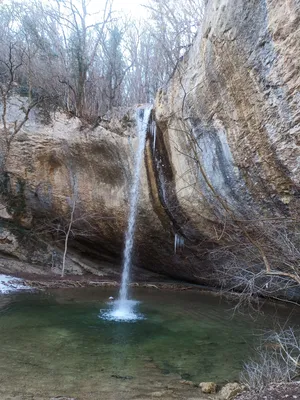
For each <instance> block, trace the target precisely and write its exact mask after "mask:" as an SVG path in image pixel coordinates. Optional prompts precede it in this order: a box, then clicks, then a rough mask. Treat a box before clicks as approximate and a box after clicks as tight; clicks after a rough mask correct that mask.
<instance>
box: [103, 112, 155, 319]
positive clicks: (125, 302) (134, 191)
mask: <svg viewBox="0 0 300 400" xmlns="http://www.w3.org/2000/svg"><path fill="white" fill-rule="evenodd" d="M151 110H152V106H151V107H150V106H148V107H146V108H139V109H138V110H137V112H136V120H137V132H138V138H139V145H138V149H137V153H136V155H135V166H134V176H133V181H132V186H131V193H130V205H129V218H128V226H127V232H126V236H125V249H124V259H123V273H122V282H121V289H120V294H119V298H118V300H117V301H116V302H115V304H114V308H113V309H112V310H111V311H110V312H109V313H106V317H107V319H115V320H123V321H132V320H134V319H140V316H139V315H138V314H136V313H135V312H134V307H135V306H136V304H137V302H136V301H133V300H129V296H128V284H129V280H130V269H131V265H132V250H133V244H134V234H135V227H136V216H137V210H138V201H139V193H140V175H141V170H142V160H143V155H144V149H145V143H146V135H147V127H148V122H149V118H150V114H151Z"/></svg>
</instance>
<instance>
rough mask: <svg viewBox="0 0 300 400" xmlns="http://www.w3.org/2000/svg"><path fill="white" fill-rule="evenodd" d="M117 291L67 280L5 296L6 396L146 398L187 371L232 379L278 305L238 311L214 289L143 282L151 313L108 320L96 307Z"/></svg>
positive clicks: (0, 362)
mask: <svg viewBox="0 0 300 400" xmlns="http://www.w3.org/2000/svg"><path fill="white" fill-rule="evenodd" d="M111 295H113V296H116V293H114V292H112V290H111V289H109V290H108V289H81V290H70V289H68V290H57V291H53V292H51V293H47V294H45V293H20V294H12V295H3V296H0V395H2V397H1V396H0V398H1V399H5V398H7V399H8V398H9V399H11V398H19V397H5V396H8V395H9V396H17V395H19V394H23V395H24V394H25V395H26V394H27V395H28V396H31V397H28V399H29V398H30V399H32V398H34V399H44V398H45V399H46V398H47V399H48V398H50V397H51V396H53V397H54V396H58V395H61V396H62V395H65V396H69V397H71V396H74V397H76V398H78V399H93V400H96V399H102V398H103V399H114V398H116V399H119V398H120V399H131V398H135V399H138V398H140V399H144V398H147V397H143V396H145V395H146V394H147V393H148V395H149V396H150V397H151V393H152V392H153V391H154V392H155V390H162V389H163V390H165V391H166V396H168V393H169V392H168V391H175V393H176V388H177V389H178V390H181V389H180V388H182V390H183V385H180V383H179V381H180V380H181V379H185V380H192V381H193V382H195V383H199V382H201V381H215V382H218V383H222V382H226V381H233V380H235V379H238V377H239V372H240V370H241V368H242V364H243V362H244V361H245V360H247V358H248V357H249V356H251V354H252V353H253V348H254V347H255V345H256V344H257V342H258V340H259V336H260V334H261V333H262V330H263V329H264V328H272V326H273V322H274V316H273V313H274V311H275V308H273V307H271V308H270V309H269V310H267V314H264V315H261V316H258V317H257V318H256V319H255V320H253V319H250V318H249V317H246V316H245V315H235V316H233V313H232V310H231V308H232V304H228V303H226V302H223V301H221V300H220V299H219V298H218V297H214V296H211V295H205V294H201V293H196V292H193V293H191V292H164V293H163V292H160V291H147V290H137V291H135V292H134V293H133V297H134V298H135V299H137V300H139V301H140V304H139V306H138V309H139V312H141V313H142V314H143V315H144V317H145V319H143V320H139V321H136V322H134V323H124V322H123V323H120V322H114V321H106V320H103V319H101V318H100V317H99V314H100V313H101V310H103V309H106V308H107V301H108V297H109V296H111ZM289 312H290V310H289V309H285V308H283V309H282V310H281V311H280V312H279V313H277V318H278V319H280V318H284V317H285V315H286V314H287V313H289ZM177 385H179V386H177ZM186 390H189V391H197V390H199V389H197V388H188V389H186ZM116 393H119V394H120V393H122V397H118V396H117V395H116ZM170 393H171V392H170ZM172 393H173V392H172ZM115 396H116V397H115ZM139 396H140V397H139ZM141 396H142V397H141ZM24 398H26V399H27V397H24ZM166 398H167V397H166ZM180 398H184V397H180ZM22 399H23V397H22Z"/></svg>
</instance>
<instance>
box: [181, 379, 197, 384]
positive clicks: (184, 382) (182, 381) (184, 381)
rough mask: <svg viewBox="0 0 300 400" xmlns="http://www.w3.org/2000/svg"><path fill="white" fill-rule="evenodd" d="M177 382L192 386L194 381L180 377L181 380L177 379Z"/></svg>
mask: <svg viewBox="0 0 300 400" xmlns="http://www.w3.org/2000/svg"><path fill="white" fill-rule="evenodd" d="M179 383H181V384H182V385H189V386H194V382H192V381H187V380H185V379H182V380H181V381H179Z"/></svg>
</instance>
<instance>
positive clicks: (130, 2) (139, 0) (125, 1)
mask: <svg viewBox="0 0 300 400" xmlns="http://www.w3.org/2000/svg"><path fill="white" fill-rule="evenodd" d="M113 4H114V9H115V10H124V11H126V12H130V13H131V14H132V15H133V16H135V17H139V16H143V15H145V14H146V10H145V8H144V7H142V6H141V4H145V1H143V0H114V3H113Z"/></svg>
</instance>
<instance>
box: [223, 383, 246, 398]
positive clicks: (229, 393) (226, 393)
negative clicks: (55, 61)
mask: <svg viewBox="0 0 300 400" xmlns="http://www.w3.org/2000/svg"><path fill="white" fill-rule="evenodd" d="M244 390H245V387H244V386H243V385H241V384H239V383H236V382H233V383H227V385H225V386H223V387H222V389H221V390H220V393H219V396H218V397H219V399H220V400H231V399H233V398H234V397H235V396H236V395H237V394H240V393H242V392H243V391H244Z"/></svg>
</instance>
